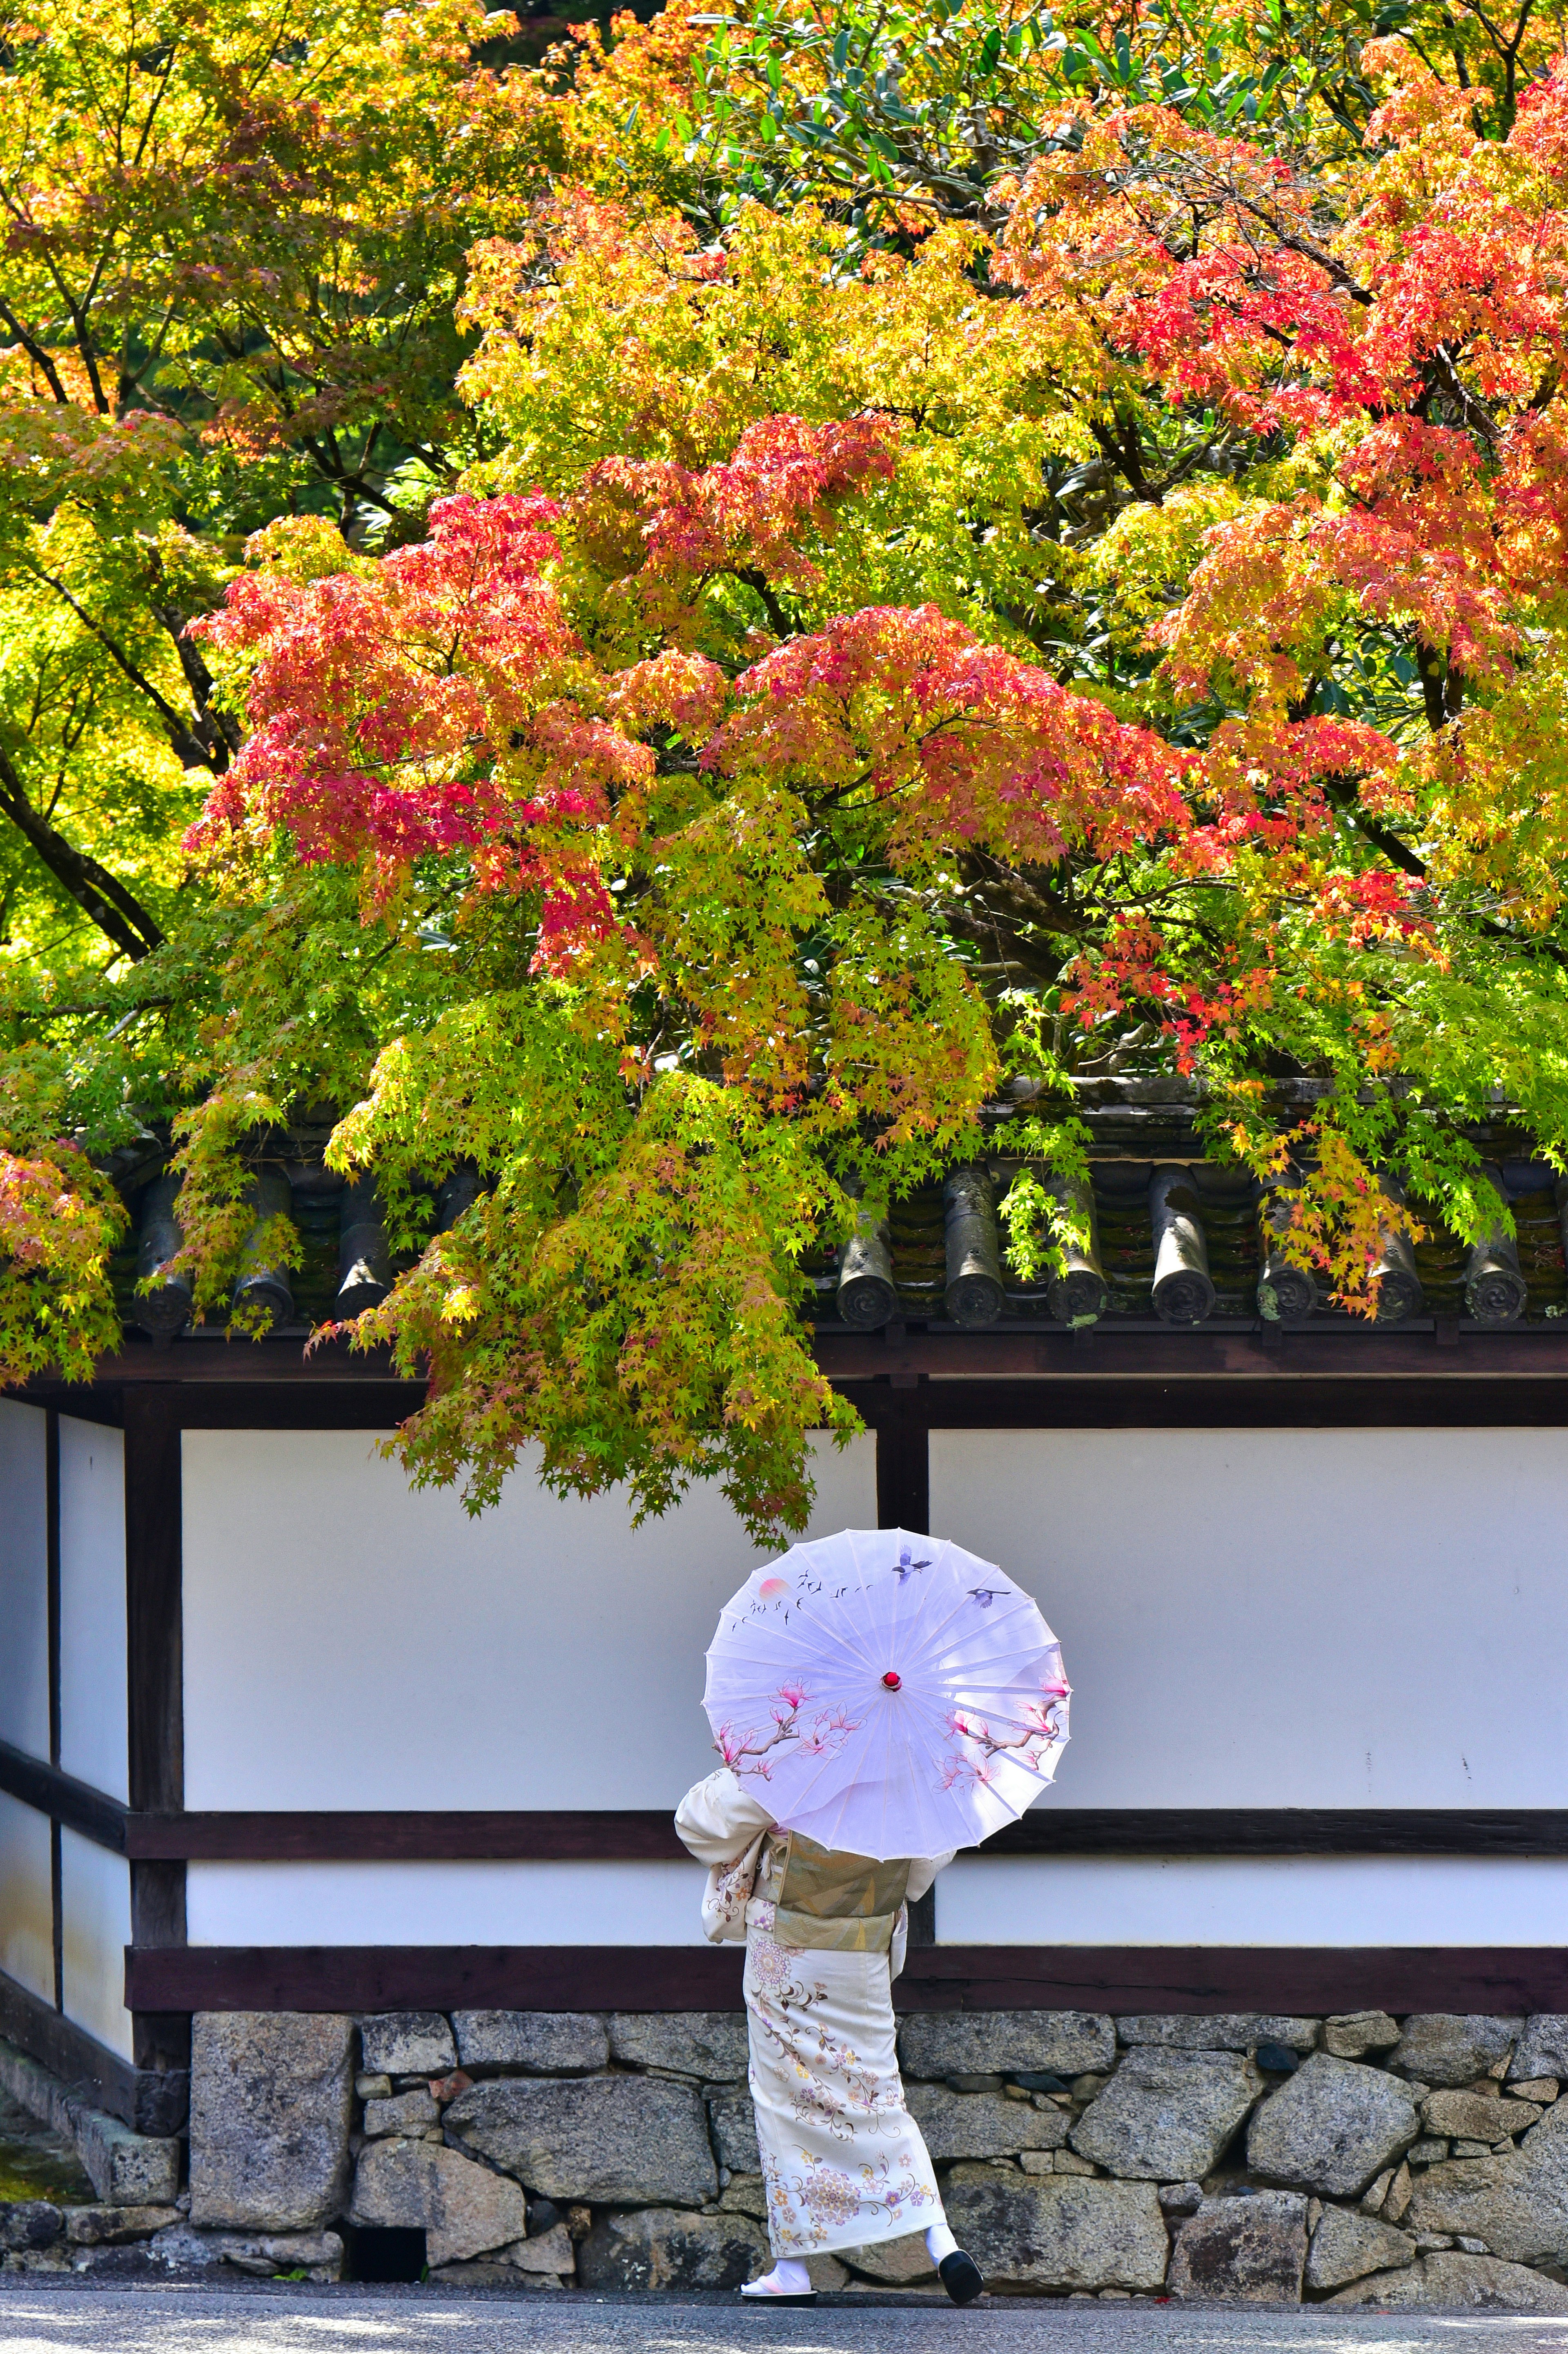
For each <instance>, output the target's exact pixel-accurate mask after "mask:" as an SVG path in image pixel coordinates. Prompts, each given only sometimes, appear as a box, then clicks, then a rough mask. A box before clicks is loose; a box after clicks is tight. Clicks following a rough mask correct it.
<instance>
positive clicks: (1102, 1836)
mask: <svg viewBox="0 0 1568 2354" xmlns="http://www.w3.org/2000/svg"><path fill="white" fill-rule="evenodd" d="M980 1853H981V1854H983V1855H1018V1856H1029V1855H1033V1856H1052V1855H1195V1856H1209V1855H1242V1856H1245V1855H1507V1856H1561V1855H1568V1809H1565V1808H1559V1807H1494V1808H1462V1809H1461V1808H1446V1807H1059V1808H1058V1807H1051V1806H1044V1807H1032V1808H1030V1810H1029V1812H1028V1813H1027V1814H1026V1815H1024V1816H1022V1817H1021V1818H1020V1819H1019V1820H1018V1821H1017V1822H1015V1823H1010V1824H1008V1825H1007V1827H1006V1829H1002V1830H1000V1831H996V1832H994V1833H993V1834H992V1836H991V1838H990V1839H988V1840H986V1842H985V1844H984V1846H983V1848H981V1849H980Z"/></svg>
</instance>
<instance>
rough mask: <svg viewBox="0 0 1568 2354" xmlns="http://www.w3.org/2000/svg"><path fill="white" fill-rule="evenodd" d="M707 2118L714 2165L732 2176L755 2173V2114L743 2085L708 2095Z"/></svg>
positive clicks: (756, 2156)
mask: <svg viewBox="0 0 1568 2354" xmlns="http://www.w3.org/2000/svg"><path fill="white" fill-rule="evenodd" d="M708 2118H709V2122H710V2124H711V2126H712V2128H713V2142H714V2147H715V2149H716V2150H717V2152H718V2162H719V2164H720V2165H721V2166H727V2167H728V2168H729V2170H730V2172H731V2173H732V2174H755V2173H756V2172H757V2170H758V2167H759V2166H760V2165H761V2163H762V2160H761V2157H760V2154H759V2152H758V2147H757V2113H756V2111H755V2110H754V2109H753V2107H752V2105H751V2094H749V2093H748V2092H747V2089H746V2087H745V2085H744V2084H737V2085H736V2087H735V2089H734V2091H733V2092H730V2091H725V2092H722V2093H710V2094H709V2095H708Z"/></svg>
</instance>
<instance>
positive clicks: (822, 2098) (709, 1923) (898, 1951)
mask: <svg viewBox="0 0 1568 2354" xmlns="http://www.w3.org/2000/svg"><path fill="white" fill-rule="evenodd" d="M675 1828H676V1829H677V1831H678V1832H679V1833H680V1836H681V1838H682V1840H683V1841H684V1842H685V1845H686V1846H687V1848H689V1849H690V1850H691V1852H692V1854H693V1855H694V1856H695V1857H696V1859H697V1861H699V1862H700V1863H705V1864H707V1865H708V1866H709V1872H708V1887H707V1893H706V1896H705V1900H704V1904H703V1926H704V1929H705V1933H706V1935H708V1936H709V1937H710V1938H712V1939H713V1940H714V1941H715V1943H716V1942H719V1941H720V1940H725V1939H735V1940H738V1939H739V1938H741V1937H743V1936H744V1938H745V1940H746V2008H747V2018H748V2021H749V2025H750V2042H751V2066H750V2069H749V2072H748V2082H749V2084H750V2086H751V2098H752V2105H753V2106H754V2108H755V2110H756V2112H757V2139H758V2148H759V2150H760V2152H761V2158H762V2173H763V2181H764V2185H765V2190H766V2196H767V2200H768V2239H769V2242H770V2243H771V2245H772V2249H773V2253H774V2254H775V2256H808V2255H816V2254H821V2253H826V2252H827V2251H828V2250H830V2249H833V2248H853V2247H859V2246H864V2245H866V2244H868V2243H872V2242H874V2241H877V2240H895V2239H899V2238H902V2237H903V2235H904V2234H905V2233H906V2232H914V2231H918V2230H921V2229H923V2228H924V2227H925V2226H926V2225H927V2224H929V2223H938V2222H941V2221H943V2220H944V2218H943V2214H942V2202H941V2198H940V2195H939V2193H938V2190H937V2179H936V2176H935V2175H934V2174H933V2172H932V2170H931V2160H930V2158H929V2156H928V2154H927V2148H926V2144H925V2141H924V2139H923V2138H922V2137H921V2133H920V2128H919V2126H917V2125H916V2123H915V2120H914V2118H913V2117H912V2116H911V2115H909V2112H908V2110H907V2109H906V2106H905V2105H904V2085H903V2083H902V2080H901V2079H900V2077H899V2073H898V2059H897V2053H896V2051H895V2040H894V2039H895V2023H894V2017H893V1994H892V1981H893V1979H894V1978H895V1976H896V1975H897V1972H898V1970H899V1969H900V1968H901V1967H903V1959H904V1941H905V1914H904V1907H903V1903H902V1897H903V1895H904V1894H905V1893H907V1895H908V1896H910V1897H918V1896H923V1895H924V1894H925V1893H926V1891H927V1889H928V1888H929V1887H930V1885H931V1883H932V1882H933V1881H934V1880H935V1879H936V1877H937V1874H938V1872H939V1871H940V1870H941V1868H942V1866H943V1864H945V1863H947V1862H948V1861H950V1859H949V1858H948V1857H947V1856H939V1857H934V1858H930V1859H927V1860H925V1861H916V1862H913V1863H911V1864H910V1865H909V1866H908V1867H907V1868H906V1867H905V1866H904V1865H902V1864H895V1865H892V1866H880V1867H879V1866H875V1865H872V1864H869V1863H866V1864H864V1868H863V1871H862V1872H860V1873H859V1875H858V1878H859V1882H860V1883H861V1886H862V1892H863V1901H862V1902H861V1903H860V1904H859V1906H858V1907H857V1909H856V1911H855V1913H854V1914H844V1913H843V1912H842V1910H840V1911H838V1912H836V1913H835V1912H832V1911H831V1910H830V1912H828V1913H823V1914H810V1913H806V1912H801V1911H799V1910H789V1911H788V1917H787V1920H784V1921H781V1920H780V1918H779V1910H780V1906H779V1900H780V1897H781V1896H782V1895H783V1894H784V1893H785V1890H784V1881H785V1876H786V1872H787V1871H788V1868H789V1852H790V1841H789V1837H788V1835H787V1834H779V1835H777V1836H775V1835H772V1834H773V1832H774V1824H773V1818H772V1816H771V1815H769V1814H768V1811H767V1809H766V1808H764V1807H762V1806H761V1805H760V1804H759V1803H758V1800H757V1799H756V1798H754V1797H752V1796H751V1794H750V1792H749V1791H747V1790H745V1789H743V1788H742V1787H741V1785H740V1783H739V1782H738V1780H737V1779H736V1776H735V1775H734V1774H733V1773H731V1771H730V1770H729V1768H728V1767H727V1766H723V1767H721V1768H720V1769H719V1771H718V1772H717V1773H715V1774H710V1775H709V1776H708V1777H707V1779H706V1781H705V1782H699V1783H698V1784H697V1787H696V1788H695V1789H694V1790H689V1791H688V1792H687V1793H686V1796H685V1797H683V1799H682V1801H681V1804H680V1808H679V1809H678V1811H677V1813H676V1816H675ZM804 1844H805V1846H806V1847H807V1848H810V1842H809V1841H808V1842H805V1843H804ZM811 1853H812V1855H813V1856H814V1857H816V1858H818V1859H821V1861H822V1862H824V1863H826V1864H828V1865H830V1866H842V1864H844V1863H846V1862H847V1863H849V1864H851V1865H854V1864H856V1863H857V1862H863V1860H862V1859H854V1858H849V1859H842V1858H832V1857H825V1856H824V1854H823V1850H820V1849H817V1850H811ZM841 1876H842V1875H841ZM905 1883H907V1884H906V1885H905ZM878 1890H880V1891H881V1892H882V1894H883V1897H884V1898H885V1896H886V1895H887V1893H888V1892H889V1891H894V1892H896V1894H897V1897H898V1899H899V1902H898V1911H897V1917H896V1922H894V1921H893V1920H892V1919H891V1918H890V1916H889V1915H888V1914H885V1913H883V1914H878V1913H877V1912H876V1911H875V1907H876V1905H877V1903H878V1902H879V1901H880V1900H879V1898H878V1894H877V1891H878ZM776 1933H777V1934H776ZM819 1938H820V1939H821V1942H820V1943H819V1942H809V1941H814V1940H816V1939H819Z"/></svg>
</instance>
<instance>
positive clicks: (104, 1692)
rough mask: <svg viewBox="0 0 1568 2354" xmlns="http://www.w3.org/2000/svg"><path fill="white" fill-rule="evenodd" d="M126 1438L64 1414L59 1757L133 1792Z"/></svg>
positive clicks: (91, 1777) (75, 1769)
mask: <svg viewBox="0 0 1568 2354" xmlns="http://www.w3.org/2000/svg"><path fill="white" fill-rule="evenodd" d="M125 1712H126V1688H125V1441H124V1437H123V1436H122V1433H121V1432H119V1431H118V1430H106V1429H104V1428H103V1427H102V1426H101V1425H100V1424H98V1423H93V1422H78V1421H76V1420H75V1419H74V1418H72V1417H71V1416H66V1415H62V1416H60V1764H61V1765H63V1766H64V1768H65V1770H66V1772H67V1773H68V1774H74V1775H76V1776H78V1778H79V1780H80V1781H83V1782H90V1783H91V1784H92V1785H93V1787H95V1788H96V1789H100V1790H107V1791H108V1792H109V1795H110V1796H111V1797H114V1798H129V1797H130V1795H131V1785H130V1779H129V1776H130V1756H129V1749H128V1735H127V1731H126V1715H125Z"/></svg>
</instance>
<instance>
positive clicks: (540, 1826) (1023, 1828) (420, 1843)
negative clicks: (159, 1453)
mask: <svg viewBox="0 0 1568 2354" xmlns="http://www.w3.org/2000/svg"><path fill="white" fill-rule="evenodd" d="M12 1754H13V1755H15V1754H16V1753H12ZM24 1763H25V1764H26V1765H28V1766H29V1768H30V1770H31V1771H32V1772H33V1773H34V1774H35V1775H39V1774H43V1773H45V1772H46V1771H47V1769H46V1768H43V1767H35V1766H32V1765H31V1761H24ZM60 1779H61V1780H62V1781H64V1780H65V1779H66V1777H65V1776H61V1777H60ZM0 1787H7V1786H6V1785H5V1782H4V1779H3V1776H0ZM74 1787H76V1788H78V1789H79V1788H80V1787H81V1786H80V1785H76V1786H74ZM17 1795H18V1796H21V1795H25V1794H24V1793H22V1792H20V1791H18V1792H17ZM89 1795H90V1796H96V1795H97V1794H96V1793H89ZM28 1803H29V1804H30V1805H37V1804H43V1803H44V1800H43V1799H42V1798H37V1799H34V1798H29V1800H28ZM101 1803H102V1804H103V1805H104V1806H106V1807H109V1806H111V1805H112V1803H113V1802H112V1801H111V1800H103V1801H102V1802H101ZM89 1836H90V1837H92V1836H95V1834H94V1833H92V1832H89ZM120 1836H121V1839H122V1841H123V1852H124V1853H125V1854H127V1855H129V1856H131V1857H132V1858H134V1859H136V1860H137V1861H175V1860H184V1859H191V1860H198V1859H199V1860H204V1861H209V1862H214V1861H222V1862H247V1863H295V1862H344V1863H347V1862H357V1863H371V1862H376V1863H425V1862H430V1863H434V1862H453V1861H471V1862H472V1861H497V1862H505V1861H511V1862H558V1861H590V1862H600V1863H646V1862H655V1863H656V1862H683V1861H685V1860H686V1851H685V1850H684V1848H683V1847H682V1845H681V1843H680V1841H679V1840H678V1839H677V1838H676V1837H675V1829H674V1825H673V1822H672V1820H671V1819H670V1814H669V1811H668V1809H667V1808H649V1809H647V1810H646V1811H644V1810H633V1809H630V1808H626V1809H617V1808H602V1809H594V1810H587V1811H581V1812H571V1811H567V1810H566V1809H562V1810H560V1811H558V1812H554V1813H549V1812H544V1811H540V1812H536V1813H517V1814H503V1813H485V1814H477V1813H476V1814H465V1813H461V1812H458V1811H456V1810H454V1811H452V1812H450V1813H438V1812H433V1811H432V1812H428V1813H411V1812H409V1813H387V1814H371V1813H365V1814H353V1813H343V1814H329V1813H321V1814H305V1813H297V1814H285V1813H278V1814H261V1813H255V1814H242V1813H233V1814H188V1815H183V1814H167V1815H156V1814H132V1815H130V1816H124V1815H123V1814H122V1816H121V1818H120ZM103 1843H104V1844H105V1845H113V1844H116V1841H115V1840H111V1839H106V1840H104V1842H103ZM980 1852H981V1853H983V1854H986V1855H1003V1856H1054V1855H1192V1856H1212V1855H1240V1856H1247V1855H1416V1856H1421V1855H1430V1856H1437V1855H1506V1856H1562V1855H1568V1809H1564V1808H1552V1807H1514V1808H1474V1809H1468V1810H1463V1809H1457V1808H1442V1807H1431V1808H1404V1807H1400V1808H1386V1807H1241V1808H1233V1807H1053V1806H1044V1807H1038V1808H1032V1809H1031V1810H1030V1812H1029V1813H1028V1814H1026V1815H1025V1816H1024V1817H1023V1818H1022V1820H1021V1821H1019V1822H1016V1823H1012V1824H1010V1825H1009V1826H1008V1828H1007V1829H1005V1830H1001V1831H998V1832H996V1833H995V1834H994V1836H993V1837H992V1838H991V1839H989V1840H986V1842H985V1845H984V1847H983V1849H982V1850H980ZM138 1942H139V1943H140V1942H143V1941H142V1940H140V1939H139V1940H138Z"/></svg>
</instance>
